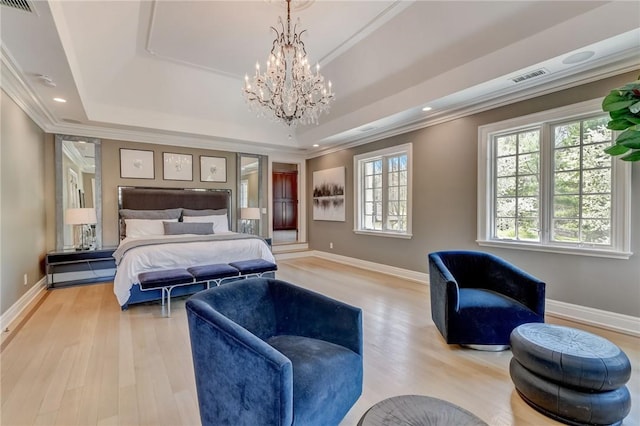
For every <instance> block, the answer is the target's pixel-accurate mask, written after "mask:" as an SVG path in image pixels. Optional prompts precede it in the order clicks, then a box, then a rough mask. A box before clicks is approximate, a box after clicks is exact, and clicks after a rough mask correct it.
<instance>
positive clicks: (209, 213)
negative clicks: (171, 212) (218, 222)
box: [182, 209, 227, 217]
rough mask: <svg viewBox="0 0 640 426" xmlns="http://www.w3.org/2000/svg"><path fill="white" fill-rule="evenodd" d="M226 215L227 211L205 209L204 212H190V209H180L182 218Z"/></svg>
mask: <svg viewBox="0 0 640 426" xmlns="http://www.w3.org/2000/svg"><path fill="white" fill-rule="evenodd" d="M223 214H227V209H217V210H213V209H205V210H192V209H182V216H189V217H194V216H212V215H216V216H217V215H223Z"/></svg>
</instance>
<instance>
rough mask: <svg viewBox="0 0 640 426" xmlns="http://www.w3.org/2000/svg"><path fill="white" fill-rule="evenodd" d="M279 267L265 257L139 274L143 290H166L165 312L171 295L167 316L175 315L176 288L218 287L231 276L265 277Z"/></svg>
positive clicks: (163, 294)
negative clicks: (173, 304) (173, 310)
mask: <svg viewBox="0 0 640 426" xmlns="http://www.w3.org/2000/svg"><path fill="white" fill-rule="evenodd" d="M277 270H278V266H277V265H276V264H275V263H272V262H269V261H266V260H263V259H250V260H243V261H238V262H231V263H229V264H226V263H216V264H211V265H202V266H192V267H190V268H187V269H183V268H176V269H163V270H160V271H149V272H143V273H141V274H138V281H139V282H140V290H142V291H148V290H157V289H160V290H161V291H162V297H161V301H162V309H163V311H164V299H165V295H166V298H167V317H170V316H171V291H172V290H173V289H174V288H176V287H181V286H186V285H192V284H206V286H207V287H206V288H209V287H210V284H211V283H212V282H214V283H215V285H216V286H219V285H220V284H222V281H224V280H225V279H228V278H238V279H240V278H247V277H250V276H257V277H261V276H262V275H263V274H265V273H267V272H274V271H277Z"/></svg>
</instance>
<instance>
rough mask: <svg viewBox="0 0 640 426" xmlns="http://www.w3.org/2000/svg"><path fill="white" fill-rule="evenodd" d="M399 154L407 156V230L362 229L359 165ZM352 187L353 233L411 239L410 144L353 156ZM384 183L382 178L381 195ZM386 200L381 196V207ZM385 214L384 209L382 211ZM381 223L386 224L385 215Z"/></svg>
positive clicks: (361, 192)
mask: <svg viewBox="0 0 640 426" xmlns="http://www.w3.org/2000/svg"><path fill="white" fill-rule="evenodd" d="M401 154H406V155H407V230H406V231H405V232H398V231H392V230H386V229H382V230H373V229H363V228H362V222H361V219H362V215H361V211H362V209H363V208H364V207H363V202H362V199H363V191H362V188H363V176H362V167H361V163H363V162H365V161H370V160H375V159H378V158H384V157H393V156H396V155H401ZM353 170H354V173H353V180H354V182H353V187H354V191H353V192H354V203H353V205H354V206H355V208H354V209H353V214H354V218H353V223H354V230H353V232H354V233H356V234H363V235H377V236H381V237H392V238H405V239H410V238H412V237H413V234H412V231H411V230H412V228H411V224H412V220H411V216H412V210H413V209H412V198H413V190H412V188H413V145H412V144H411V143H406V144H403V145H396V146H392V147H389V148H384V149H380V150H377V151H372V152H367V153H364V154H359V155H354V156H353ZM383 170H386V167H385V168H383ZM384 182H386V178H385V177H383V187H382V192H383V194H384V193H385V192H386V190H387V185H386V184H385V183H384ZM385 200H386V197H384V196H383V205H384V201H385ZM384 210H385V212H386V208H385V209H384ZM383 223H386V213H385V214H383Z"/></svg>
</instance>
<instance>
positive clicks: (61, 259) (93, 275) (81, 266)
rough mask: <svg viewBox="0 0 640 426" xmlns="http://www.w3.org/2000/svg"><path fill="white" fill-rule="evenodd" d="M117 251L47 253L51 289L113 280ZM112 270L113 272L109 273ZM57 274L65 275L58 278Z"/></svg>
mask: <svg viewBox="0 0 640 426" xmlns="http://www.w3.org/2000/svg"><path fill="white" fill-rule="evenodd" d="M115 250H116V249H115V247H110V248H102V249H99V250H79V251H76V250H65V251H54V252H49V253H47V259H46V262H47V264H46V268H47V269H46V270H47V280H48V283H49V287H50V288H52V287H65V286H70V285H76V284H88V283H98V282H105V281H111V280H113V277H114V273H115V268H116V262H115V259H114V258H113V252H114V251H115ZM110 269H112V270H113V271H109V270H110ZM100 272H102V273H100ZM56 274H64V275H63V276H62V277H60V276H59V277H56V276H55V275H56ZM55 278H57V279H58V281H56V279H55Z"/></svg>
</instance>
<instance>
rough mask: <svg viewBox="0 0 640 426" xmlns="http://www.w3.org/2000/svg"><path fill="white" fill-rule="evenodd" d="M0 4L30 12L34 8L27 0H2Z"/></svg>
mask: <svg viewBox="0 0 640 426" xmlns="http://www.w3.org/2000/svg"><path fill="white" fill-rule="evenodd" d="M0 6H7V7H13V8H14V9H20V10H23V11H25V12H29V13H31V12H33V8H32V7H31V5H30V4H29V2H28V1H27V0H0Z"/></svg>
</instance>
